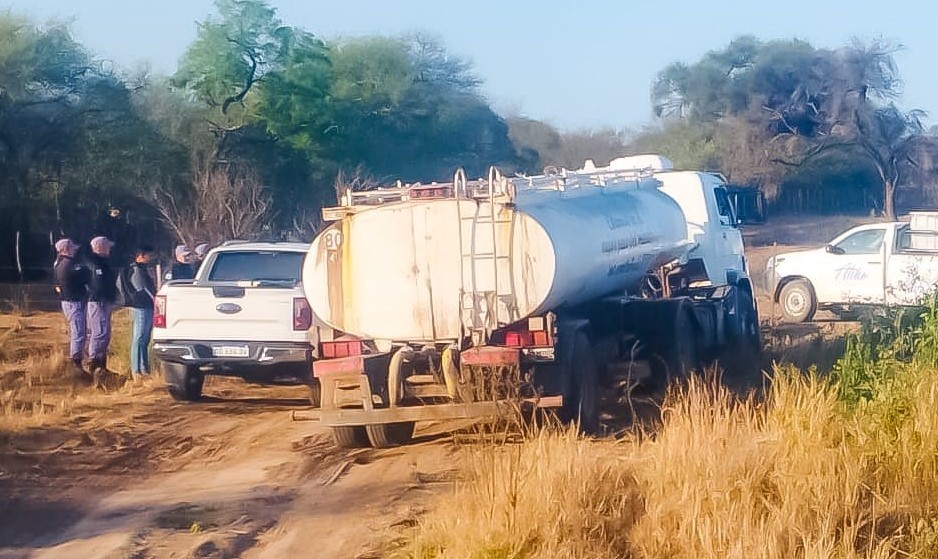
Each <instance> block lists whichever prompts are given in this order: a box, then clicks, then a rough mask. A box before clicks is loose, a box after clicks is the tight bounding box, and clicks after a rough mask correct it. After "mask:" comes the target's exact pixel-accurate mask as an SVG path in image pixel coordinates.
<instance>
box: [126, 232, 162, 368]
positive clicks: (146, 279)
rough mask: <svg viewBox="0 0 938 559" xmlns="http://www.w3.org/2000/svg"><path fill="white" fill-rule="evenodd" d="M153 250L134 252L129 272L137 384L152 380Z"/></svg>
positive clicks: (132, 357)
mask: <svg viewBox="0 0 938 559" xmlns="http://www.w3.org/2000/svg"><path fill="white" fill-rule="evenodd" d="M151 262H153V247H151V246H147V245H141V246H139V247H137V250H136V251H135V252H134V261H133V262H132V263H131V264H130V266H129V267H128V268H127V272H126V273H127V274H129V276H130V277H129V282H128V283H129V284H130V289H131V293H130V301H129V302H128V303H129V304H128V306H129V307H130V319H131V334H130V374H131V376H132V377H133V380H134V383H135V384H139V383H141V382H145V381H149V379H150V354H149V347H150V335H151V334H152V332H153V298H154V295H155V293H156V284H155V282H154V281H153V277H152V276H151V275H150V270H149V267H150V263H151Z"/></svg>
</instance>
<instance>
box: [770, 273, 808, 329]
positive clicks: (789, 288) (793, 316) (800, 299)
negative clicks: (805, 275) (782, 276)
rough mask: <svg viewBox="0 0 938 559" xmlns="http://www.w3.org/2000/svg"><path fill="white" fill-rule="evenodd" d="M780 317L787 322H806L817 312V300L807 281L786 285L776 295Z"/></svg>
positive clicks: (795, 281) (797, 281) (796, 281)
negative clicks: (780, 311)
mask: <svg viewBox="0 0 938 559" xmlns="http://www.w3.org/2000/svg"><path fill="white" fill-rule="evenodd" d="M778 302H779V303H781V306H782V316H783V317H784V318H785V320H786V321H787V322H806V321H808V320H811V319H812V318H814V313H815V312H817V298H816V297H815V296H814V289H813V288H812V287H811V284H810V283H808V281H807V280H794V281H792V282H789V283H786V284H785V287H783V288H782V291H781V292H780V293H779V295H778Z"/></svg>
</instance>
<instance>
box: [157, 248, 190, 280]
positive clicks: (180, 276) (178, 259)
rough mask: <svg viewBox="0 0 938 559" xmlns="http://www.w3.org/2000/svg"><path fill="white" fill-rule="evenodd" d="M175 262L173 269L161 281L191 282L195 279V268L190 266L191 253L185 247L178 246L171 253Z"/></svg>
mask: <svg viewBox="0 0 938 559" xmlns="http://www.w3.org/2000/svg"><path fill="white" fill-rule="evenodd" d="M173 256H174V257H175V261H174V262H173V267H172V268H170V270H169V272H167V273H166V276H164V278H163V279H165V280H166V281H169V280H191V279H194V278H195V268H193V266H192V251H191V250H189V247H187V246H186V245H179V246H177V247H176V250H174V251H173Z"/></svg>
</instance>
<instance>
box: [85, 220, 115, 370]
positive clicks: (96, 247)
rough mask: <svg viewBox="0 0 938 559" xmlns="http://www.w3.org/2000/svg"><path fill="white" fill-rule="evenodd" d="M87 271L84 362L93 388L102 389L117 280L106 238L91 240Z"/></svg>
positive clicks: (86, 263)
mask: <svg viewBox="0 0 938 559" xmlns="http://www.w3.org/2000/svg"><path fill="white" fill-rule="evenodd" d="M89 244H90V245H91V254H89V255H88V259H87V260H86V261H85V267H86V268H88V274H89V276H88V362H89V369H90V370H91V375H92V379H93V381H94V385H95V386H102V387H103V383H104V378H105V373H106V372H107V349H108V346H109V345H111V312H112V311H113V310H114V303H115V302H116V301H117V281H116V279H117V276H116V274H115V271H114V268H112V267H111V248H112V247H113V246H114V243H113V242H112V241H111V240H110V239H108V238H107V237H95V238H93V239H91V243H89Z"/></svg>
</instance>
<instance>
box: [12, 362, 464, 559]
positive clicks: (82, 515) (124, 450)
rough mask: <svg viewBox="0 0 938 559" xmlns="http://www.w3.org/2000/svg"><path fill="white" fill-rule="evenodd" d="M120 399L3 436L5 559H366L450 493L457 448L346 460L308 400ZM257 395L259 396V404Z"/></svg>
mask: <svg viewBox="0 0 938 559" xmlns="http://www.w3.org/2000/svg"><path fill="white" fill-rule="evenodd" d="M207 392H208V393H209V394H210V395H211V396H212V397H210V398H208V399H207V401H206V402H204V403H199V404H188V405H187V404H180V403H174V402H171V401H170V400H169V398H168V397H167V396H165V394H164V392H163V391H162V390H161V389H160V388H158V387H153V388H149V389H136V390H135V391H130V390H123V391H120V392H119V393H117V394H113V395H110V396H105V397H100V398H98V399H97V400H96V402H97V404H96V405H95V406H89V407H87V409H83V410H81V411H80V412H79V413H77V414H75V415H73V416H72V417H70V418H67V419H64V418H63V419H62V420H61V421H56V420H53V421H51V422H50V424H48V425H46V426H43V427H41V428H24V429H20V430H16V431H4V432H3V433H2V434H0V468H2V471H0V498H2V499H4V501H5V502H3V503H2V506H0V557H2V558H12V557H17V558H19V557H23V558H26V557H28V558H35V559H44V558H58V557H81V558H96V557H100V558H118V557H120V558H124V557H127V558H131V557H132V558H146V557H246V558H279V557H368V556H380V554H379V552H378V551H377V550H378V546H380V545H381V543H382V542H385V541H387V540H388V539H390V538H393V536H394V530H395V528H394V526H395V525H396V526H406V525H407V524H408V523H409V522H410V521H411V520H412V518H413V516H414V514H415V511H416V510H418V509H419V507H420V506H421V503H422V502H423V501H425V499H426V498H427V496H428V495H429V494H431V493H432V492H434V491H437V490H439V489H440V488H441V487H442V486H443V485H444V484H443V483H441V482H443V481H445V480H447V479H451V477H452V475H451V468H452V467H453V464H452V460H450V459H449V458H450V456H451V454H452V453H453V452H454V448H453V446H452V444H450V443H449V442H448V441H449V440H451V439H448V438H443V439H440V438H439V437H436V436H434V433H433V432H432V430H431V431H427V432H425V433H423V436H422V437H421V438H420V440H419V441H418V444H416V445H414V446H412V447H408V448H407V450H406V451H403V450H394V449H390V450H380V451H379V450H373V449H369V450H355V451H349V450H340V449H337V448H335V447H334V446H333V444H332V442H331V439H330V437H329V436H328V434H327V433H325V432H324V431H323V430H322V429H321V428H320V427H319V426H318V424H317V423H316V422H314V421H294V420H292V419H291V412H292V411H294V410H296V411H301V412H305V411H306V410H307V405H306V401H305V399H304V394H303V392H302V390H301V389H290V388H286V389H279V388H278V389H258V388H256V387H250V389H246V387H244V385H239V383H235V382H224V381H223V382H218V383H215V386H214V387H209V389H208V390H207ZM248 395H249V396H248Z"/></svg>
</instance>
